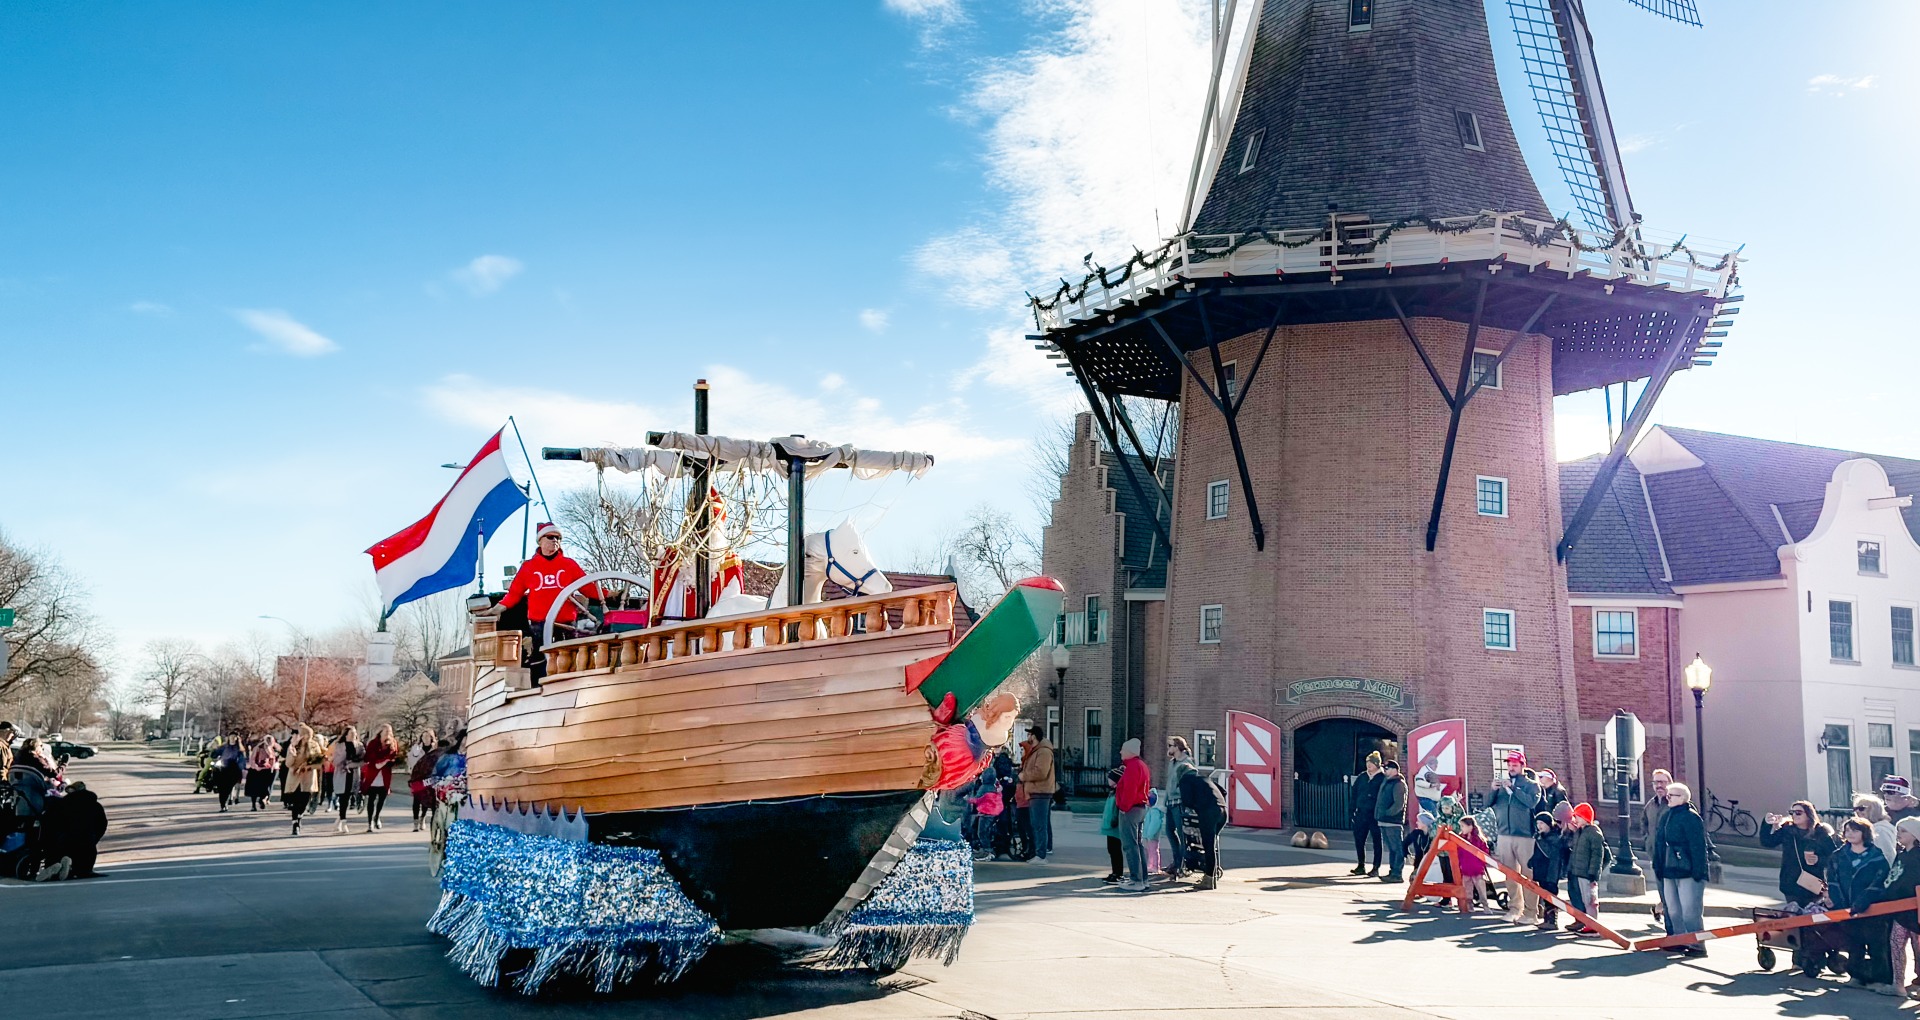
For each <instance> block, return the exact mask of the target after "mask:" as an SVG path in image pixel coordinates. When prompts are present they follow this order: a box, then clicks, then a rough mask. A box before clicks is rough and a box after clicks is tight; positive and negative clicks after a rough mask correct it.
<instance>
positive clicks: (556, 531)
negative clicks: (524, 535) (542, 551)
mask: <svg viewBox="0 0 1920 1020" xmlns="http://www.w3.org/2000/svg"><path fill="white" fill-rule="evenodd" d="M548 535H552V536H553V537H555V538H559V537H560V525H558V524H555V523H553V522H552V521H548V522H546V523H545V524H542V525H540V526H539V527H538V528H535V529H533V537H534V538H535V539H542V538H545V537H547V536H548Z"/></svg>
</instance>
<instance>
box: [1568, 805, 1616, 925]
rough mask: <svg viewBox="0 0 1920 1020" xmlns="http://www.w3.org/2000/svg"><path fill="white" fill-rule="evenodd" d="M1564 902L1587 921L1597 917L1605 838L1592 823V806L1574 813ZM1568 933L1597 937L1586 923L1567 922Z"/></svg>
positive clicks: (1577, 920)
mask: <svg viewBox="0 0 1920 1020" xmlns="http://www.w3.org/2000/svg"><path fill="white" fill-rule="evenodd" d="M1569 851H1570V856H1569V860H1568V864H1567V898H1568V899H1570V900H1572V901H1573V905H1574V906H1576V907H1579V908H1580V909H1581V910H1582V911H1583V912H1585V913H1586V915H1587V916H1588V917H1596V918H1597V917H1599V916H1600V869H1601V868H1603V867H1605V866H1606V863H1607V835H1606V833H1604V832H1601V831H1600V826H1598V825H1595V824H1594V821H1593V805H1592V804H1579V805H1576V806H1575V807H1574V809H1573V835H1572V838H1571V840H1570V842H1569ZM1567 930H1568V931H1571V932H1577V933H1579V934H1581V935H1597V934H1599V932H1597V931H1596V930H1594V929H1592V928H1589V927H1587V925H1586V922H1584V921H1581V920H1579V919H1577V918H1576V919H1575V920H1572V921H1568V922H1567Z"/></svg>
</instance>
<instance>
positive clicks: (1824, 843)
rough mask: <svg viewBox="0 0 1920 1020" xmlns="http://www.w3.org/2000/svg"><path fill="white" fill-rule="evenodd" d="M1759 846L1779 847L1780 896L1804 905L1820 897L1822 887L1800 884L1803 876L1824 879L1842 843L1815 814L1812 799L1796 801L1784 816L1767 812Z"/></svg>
mask: <svg viewBox="0 0 1920 1020" xmlns="http://www.w3.org/2000/svg"><path fill="white" fill-rule="evenodd" d="M1760 845H1761V846H1764V847H1767V848H1769V849H1772V848H1775V847H1777V848H1779V850H1780V895H1782V896H1785V897H1786V898H1787V902H1789V903H1792V904H1794V905H1795V906H1801V907H1804V906H1806V905H1807V904H1809V903H1812V902H1813V901H1814V900H1817V899H1819V898H1820V889H1819V887H1818V886H1815V887H1814V888H1812V889H1809V888H1807V887H1806V886H1804V885H1801V884H1800V876H1801V875H1808V876H1811V877H1813V878H1818V879H1825V878H1826V874H1827V858H1828V857H1831V856H1833V851H1834V848H1835V847H1837V846H1839V845H1840V844H1839V841H1838V840H1836V839H1835V838H1834V836H1833V829H1832V828H1830V827H1828V825H1827V823H1825V822H1823V821H1821V820H1820V816H1819V815H1817V814H1815V813H1814V810H1813V803H1812V802H1811V801H1804V800H1796V801H1794V802H1793V807H1791V808H1789V809H1788V814H1787V817H1785V818H1781V817H1779V816H1777V815H1768V816H1767V824H1766V826H1765V827H1764V828H1762V829H1761V830H1760Z"/></svg>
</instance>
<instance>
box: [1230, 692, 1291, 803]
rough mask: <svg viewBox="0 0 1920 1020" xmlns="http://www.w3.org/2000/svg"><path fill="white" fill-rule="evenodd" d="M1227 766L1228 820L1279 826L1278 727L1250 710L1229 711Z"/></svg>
mask: <svg viewBox="0 0 1920 1020" xmlns="http://www.w3.org/2000/svg"><path fill="white" fill-rule="evenodd" d="M1227 768H1228V769H1231V770H1232V778H1231V780H1230V781H1229V782H1228V785H1227V821H1228V822H1230V823H1232V824H1234V825H1244V826H1248V827H1250V828H1255V829H1278V828H1280V727H1278V726H1275V725H1274V724H1273V723H1272V722H1270V721H1268V720H1266V719H1262V718H1261V717H1259V716H1257V715H1254V714H1253V713H1251V712H1228V713H1227Z"/></svg>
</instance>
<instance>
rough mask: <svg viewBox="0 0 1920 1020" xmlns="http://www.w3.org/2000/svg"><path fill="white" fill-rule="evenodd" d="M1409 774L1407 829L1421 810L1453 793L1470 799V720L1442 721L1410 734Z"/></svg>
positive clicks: (1419, 728) (1416, 728)
mask: <svg viewBox="0 0 1920 1020" xmlns="http://www.w3.org/2000/svg"><path fill="white" fill-rule="evenodd" d="M1405 764H1406V771H1405V772H1404V773H1402V774H1403V775H1405V776H1406V777H1407V782H1408V783H1409V784H1411V786H1410V788H1409V790H1408V794H1409V796H1408V797H1407V826H1408V827H1409V828H1411V827H1412V826H1413V822H1414V819H1415V818H1416V817H1418V816H1419V814H1420V812H1421V811H1422V810H1427V811H1432V810H1433V809H1434V808H1435V807H1437V806H1438V804H1439V802H1440V798H1441V797H1443V796H1446V795H1447V794H1453V795H1454V796H1457V797H1459V798H1460V800H1461V802H1462V803H1464V802H1465V801H1466V799H1467V721H1466V720H1465V719H1442V720H1440V721H1439V722H1430V723H1427V724H1425V725H1423V726H1415V727H1414V728H1413V729H1412V730H1411V731H1409V732H1408V733H1407V761H1406V763H1405Z"/></svg>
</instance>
